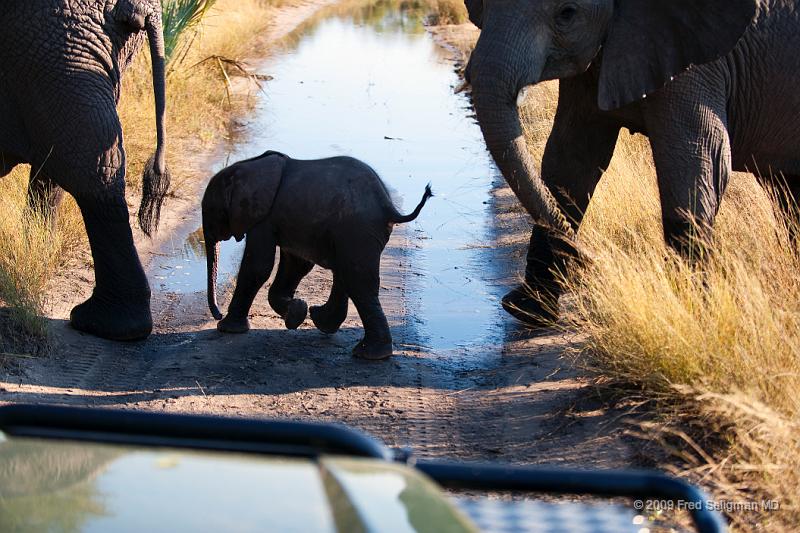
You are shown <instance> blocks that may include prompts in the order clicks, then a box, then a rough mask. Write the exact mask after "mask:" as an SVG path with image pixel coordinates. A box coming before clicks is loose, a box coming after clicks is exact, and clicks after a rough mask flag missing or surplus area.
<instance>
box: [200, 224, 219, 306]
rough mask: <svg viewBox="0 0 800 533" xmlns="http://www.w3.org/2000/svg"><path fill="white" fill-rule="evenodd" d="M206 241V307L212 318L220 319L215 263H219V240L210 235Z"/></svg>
mask: <svg viewBox="0 0 800 533" xmlns="http://www.w3.org/2000/svg"><path fill="white" fill-rule="evenodd" d="M204 238H205V241H206V271H207V273H208V286H207V292H208V309H209V310H210V311H211V314H212V315H214V318H216V319H217V320H222V313H220V311H219V306H218V305H217V264H219V242H218V241H217V240H215V239H213V238H211V237H210V236H205V237H204Z"/></svg>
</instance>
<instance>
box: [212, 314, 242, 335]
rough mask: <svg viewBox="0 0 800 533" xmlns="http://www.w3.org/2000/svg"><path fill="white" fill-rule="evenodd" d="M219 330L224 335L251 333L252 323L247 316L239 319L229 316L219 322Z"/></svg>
mask: <svg viewBox="0 0 800 533" xmlns="http://www.w3.org/2000/svg"><path fill="white" fill-rule="evenodd" d="M217 330H218V331H221V332H222V333H247V332H248V331H250V321H249V320H247V316H244V317H242V318H238V317H234V316H231V315H230V314H229V315H228V316H226V317H225V318H223V319H222V320H220V321H219V322H217Z"/></svg>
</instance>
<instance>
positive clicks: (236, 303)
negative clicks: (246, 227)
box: [217, 222, 277, 333]
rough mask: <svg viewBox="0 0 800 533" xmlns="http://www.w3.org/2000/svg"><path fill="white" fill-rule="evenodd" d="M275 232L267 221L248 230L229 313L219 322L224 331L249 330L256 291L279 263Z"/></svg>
mask: <svg viewBox="0 0 800 533" xmlns="http://www.w3.org/2000/svg"><path fill="white" fill-rule="evenodd" d="M276 245H277V243H276V241H275V232H274V230H273V228H272V225H271V224H269V223H266V222H262V223H261V224H258V225H257V226H255V227H254V228H252V229H251V230H250V231H249V232H248V233H247V242H246V244H245V247H244V255H243V256H242V264H241V265H240V266H239V274H238V276H237V277H236V288H235V289H234V291H233V298H232V299H231V304H230V306H228V314H227V315H226V316H225V318H223V319H222V320H220V321H219V322H218V323H217V329H218V330H219V331H222V332H224V333H245V332H247V331H249V330H250V322H249V320H248V319H247V315H248V313H249V312H250V307H251V306H252V305H253V300H255V297H256V294H258V291H259V290H261V287H263V286H264V284H265V283H266V282H267V280H268V279H269V276H270V274H271V273H272V267H273V266H274V265H275V247H276Z"/></svg>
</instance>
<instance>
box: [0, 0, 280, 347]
mask: <svg viewBox="0 0 800 533" xmlns="http://www.w3.org/2000/svg"><path fill="white" fill-rule="evenodd" d="M279 3H280V4H283V3H285V2H281V0H277V1H265V0H217V2H216V4H215V6H214V8H213V9H212V10H211V11H210V13H209V14H208V15H207V17H206V19H205V21H204V22H203V24H202V25H201V26H200V28H199V31H198V32H197V33H196V35H192V36H189V37H190V38H192V39H193V40H192V43H191V47H190V48H189V49H188V52H187V53H186V55H185V57H183V59H182V61H181V62H180V63H179V64H176V63H173V64H172V65H171V68H172V71H171V73H170V76H169V80H168V84H167V97H168V102H167V106H168V108H167V113H168V117H167V131H168V142H169V144H168V150H167V153H168V159H169V163H170V166H171V167H172V169H173V175H175V179H174V183H173V190H175V189H178V190H180V188H181V186H182V179H186V174H185V173H183V172H182V169H183V168H184V167H186V166H187V162H188V160H189V159H190V158H191V157H193V154H194V153H196V151H197V149H198V148H200V147H202V146H203V145H204V144H209V143H213V142H217V141H218V140H219V139H220V138H221V137H222V136H223V135H225V133H226V132H227V126H228V121H229V120H230V119H231V117H233V116H235V114H236V113H237V112H238V111H240V110H241V109H242V107H243V106H245V105H246V103H245V102H243V101H242V100H241V99H239V100H236V99H235V98H234V99H233V101H230V100H229V98H228V95H227V91H226V84H225V78H224V76H223V74H222V70H221V68H220V64H219V63H218V62H217V61H210V60H209V61H206V62H204V63H202V64H200V65H197V66H194V65H195V64H196V63H198V62H200V61H201V60H203V59H205V58H207V57H215V56H219V57H224V58H229V59H233V60H240V59H241V58H242V57H244V56H245V55H246V54H247V52H248V51H249V50H250V49H251V47H252V45H253V44H252V43H253V41H254V39H255V38H257V37H258V35H259V34H260V33H261V32H262V31H264V29H265V28H266V27H267V26H268V24H269V22H270V16H271V14H272V10H273V9H274V8H275V6H276V5H277V4H279ZM232 74H233V73H230V74H229V75H232ZM118 111H119V115H120V119H121V121H122V124H123V130H124V134H125V148H126V151H127V156H128V168H127V181H128V186H129V191H130V194H132V195H133V196H138V189H139V186H140V179H141V172H142V167H143V165H144V163H145V161H146V160H147V158H148V157H150V155H151V154H152V152H153V150H154V148H155V135H156V132H155V110H154V102H153V90H152V79H151V75H150V59H149V55H148V52H147V46H145V47H144V49H143V51H142V53H140V54H139V55H138V56H137V58H136V60H135V61H134V63H133V65H131V67H130V68H129V69H128V71H127V72H126V73H125V77H124V80H123V84H122V95H121V98H120V104H119V108H118ZM28 173H29V167H22V166H21V167H19V168H17V169H15V170H14V171H13V172H12V173H11V174H10V175H9V176H7V177H5V178H4V179H3V180H2V181H0V300H2V302H3V303H4V304H5V305H6V306H7V307H8V313H7V314H8V319H5V320H3V321H2V323H3V325H4V328H3V331H0V336H1V337H0V341H3V342H0V351H3V350H4V349H6V350H7V349H12V350H13V349H19V350H29V349H32V348H31V347H32V346H34V347H35V344H36V343H31V342H28V339H29V338H31V337H33V338H39V339H40V340H44V339H45V337H46V333H47V327H46V321H45V320H44V319H43V318H42V315H43V313H44V311H45V308H46V306H45V304H46V298H47V296H46V295H47V288H48V284H49V282H50V281H51V280H52V279H53V277H54V276H55V275H56V273H57V272H58V271H59V270H60V269H62V268H64V266H65V264H66V263H67V262H68V261H69V260H70V259H71V258H72V257H73V256H74V253H73V251H74V250H76V249H85V248H86V247H87V246H88V243H87V241H86V237H85V230H84V227H83V222H82V219H81V217H80V213H79V211H78V209H77V206H76V204H75V203H74V201H72V199H71V198H65V201H64V202H62V205H61V207H60V209H59V215H58V222H57V223H56V225H55V229H54V231H51V225H50V223H49V222H48V221H46V220H42V219H41V217H37V216H35V215H32V214H30V213H28V212H27V211H26V209H25V206H26V191H27V184H28ZM136 202H137V203H138V200H136ZM167 209H168V208H167ZM20 338H22V339H23V340H24V342H22V343H20V342H17V341H18V340H19V339H20ZM2 346H5V347H6V348H3V347H2Z"/></svg>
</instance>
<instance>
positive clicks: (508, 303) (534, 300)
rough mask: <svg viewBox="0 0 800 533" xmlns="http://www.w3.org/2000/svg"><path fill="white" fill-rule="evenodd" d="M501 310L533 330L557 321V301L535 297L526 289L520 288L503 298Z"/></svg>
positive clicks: (550, 298)
mask: <svg viewBox="0 0 800 533" xmlns="http://www.w3.org/2000/svg"><path fill="white" fill-rule="evenodd" d="M502 305H503V309H505V310H506V312H507V313H509V314H510V315H511V316H513V317H514V318H516V319H517V320H519V321H520V322H522V323H524V324H525V325H526V326H529V327H533V328H546V327H550V326H552V325H553V324H554V323H555V322H556V320H558V300H557V299H555V298H552V297H549V298H547V297H545V298H540V297H537V296H535V295H534V294H533V293H532V292H531V290H530V289H529V288H528V287H525V286H520V287H517V288H516V289H514V290H513V291H511V292H509V293H508V294H506V295H505V296H504V297H503V301H502Z"/></svg>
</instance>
